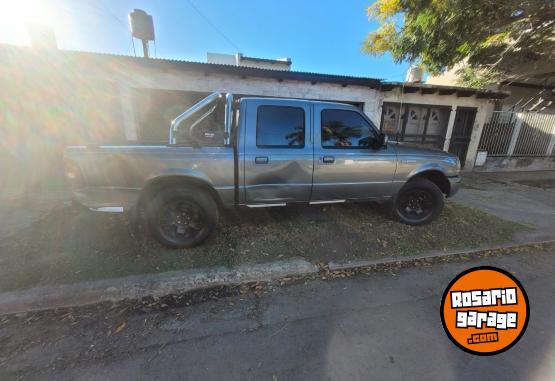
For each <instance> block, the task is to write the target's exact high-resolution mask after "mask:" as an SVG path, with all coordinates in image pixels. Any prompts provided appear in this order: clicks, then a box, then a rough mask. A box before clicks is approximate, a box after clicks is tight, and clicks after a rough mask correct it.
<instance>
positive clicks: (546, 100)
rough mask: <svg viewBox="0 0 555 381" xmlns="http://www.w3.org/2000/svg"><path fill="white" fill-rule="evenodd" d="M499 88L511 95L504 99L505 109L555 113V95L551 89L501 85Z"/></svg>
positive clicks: (503, 105)
mask: <svg viewBox="0 0 555 381" xmlns="http://www.w3.org/2000/svg"><path fill="white" fill-rule="evenodd" d="M499 90H503V91H509V92H510V93H511V95H509V96H508V97H507V98H505V99H503V103H502V105H501V110H503V111H516V112H522V111H537V112H541V113H545V114H555V95H553V94H552V92H551V90H550V89H537V88H527V87H521V86H500V87H499Z"/></svg>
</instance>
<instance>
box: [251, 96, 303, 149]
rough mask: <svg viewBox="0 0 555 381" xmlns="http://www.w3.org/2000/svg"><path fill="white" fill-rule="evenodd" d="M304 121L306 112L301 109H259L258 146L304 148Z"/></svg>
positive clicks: (261, 107)
mask: <svg viewBox="0 0 555 381" xmlns="http://www.w3.org/2000/svg"><path fill="white" fill-rule="evenodd" d="M304 120H305V118H304V110H303V109H302V108H299V107H287V106H260V107H258V113H257V120H256V145H257V146H258V147H270V148H271V147H276V148H277V147H283V148H287V147H288V148H303V147H304V132H305V125H304Z"/></svg>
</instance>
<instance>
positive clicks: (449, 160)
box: [443, 156, 461, 174]
mask: <svg viewBox="0 0 555 381" xmlns="http://www.w3.org/2000/svg"><path fill="white" fill-rule="evenodd" d="M443 162H444V163H445V164H447V165H449V166H450V167H455V168H456V170H457V174H458V173H459V172H460V171H461V161H460V160H459V158H458V157H456V156H448V157H446V158H444V159H443Z"/></svg>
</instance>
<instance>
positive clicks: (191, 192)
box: [146, 187, 218, 248]
mask: <svg viewBox="0 0 555 381" xmlns="http://www.w3.org/2000/svg"><path fill="white" fill-rule="evenodd" d="M146 212H147V218H148V225H149V229H150V231H151V233H152V235H153V236H154V237H155V238H156V239H157V240H158V241H159V242H160V243H162V244H163V245H166V246H170V247H174V248H182V247H193V246H196V245H198V244H200V243H201V242H202V241H204V240H205V239H206V238H207V237H208V236H209V235H210V233H212V231H213V230H214V228H215V227H216V224H217V222H218V205H217V204H216V202H215V201H214V199H213V197H212V196H211V195H210V194H208V192H206V191H204V190H203V189H199V188H195V187H176V188H170V189H167V190H163V191H161V192H159V193H158V194H156V196H154V198H153V199H152V200H151V202H150V203H149V204H148V205H147V209H146Z"/></svg>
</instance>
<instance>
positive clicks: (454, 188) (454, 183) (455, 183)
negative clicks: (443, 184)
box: [447, 176, 461, 197]
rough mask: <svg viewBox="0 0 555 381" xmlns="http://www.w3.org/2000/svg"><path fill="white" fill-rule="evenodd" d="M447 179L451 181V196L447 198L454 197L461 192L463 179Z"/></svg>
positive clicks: (455, 177) (457, 177) (454, 177)
mask: <svg viewBox="0 0 555 381" xmlns="http://www.w3.org/2000/svg"><path fill="white" fill-rule="evenodd" d="M447 179H448V180H449V194H448V195H447V197H453V196H454V195H455V194H456V193H457V192H458V191H459V188H460V185H461V177H460V176H453V177H448V178H447Z"/></svg>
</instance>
